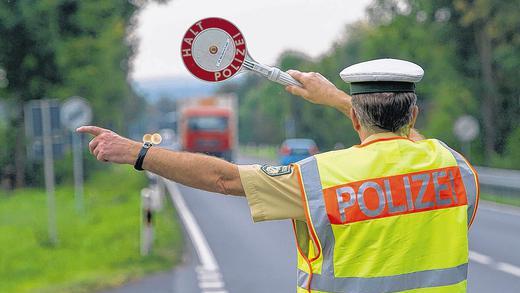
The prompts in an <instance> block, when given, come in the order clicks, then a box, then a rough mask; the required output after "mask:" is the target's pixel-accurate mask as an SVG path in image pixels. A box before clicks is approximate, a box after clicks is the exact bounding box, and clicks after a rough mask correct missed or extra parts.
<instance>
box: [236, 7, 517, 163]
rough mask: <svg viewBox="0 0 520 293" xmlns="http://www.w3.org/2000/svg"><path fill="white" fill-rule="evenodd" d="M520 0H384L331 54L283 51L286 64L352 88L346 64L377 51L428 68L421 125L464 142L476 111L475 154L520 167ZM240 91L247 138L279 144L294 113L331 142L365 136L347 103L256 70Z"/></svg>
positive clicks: (298, 128) (301, 127) (304, 127)
mask: <svg viewBox="0 0 520 293" xmlns="http://www.w3.org/2000/svg"><path fill="white" fill-rule="evenodd" d="M519 6H520V1H518V0H509V1H499V0H473V1H468V0H453V1H448V0H442V1H426V0H417V1H410V0H408V1H398V0H377V1H374V2H373V3H372V4H371V5H370V6H369V7H368V9H367V11H366V13H367V19H368V20H367V21H361V22H358V23H355V24H352V25H349V26H347V27H346V29H345V33H344V35H343V36H342V38H341V39H340V40H338V41H337V42H336V43H335V44H334V45H333V46H332V47H331V49H330V50H329V51H328V52H327V53H326V54H324V55H323V56H321V57H319V58H318V59H314V60H313V59H310V58H308V57H307V56H306V55H305V54H304V53H301V52H297V51H291V52H285V53H284V54H282V56H280V58H279V61H278V65H279V66H280V67H282V68H283V69H291V68H293V69H298V70H301V71H316V72H320V73H322V74H323V75H324V76H325V77H327V78H329V79H330V80H331V81H332V82H333V83H334V84H335V85H337V86H338V87H339V88H341V89H343V90H345V91H348V90H349V89H348V85H347V84H345V83H344V82H343V81H342V80H341V79H340V77H339V72H340V71H341V70H342V69H343V68H345V67H347V66H349V65H351V64H354V63H357V62H361V61H366V60H370V59H375V58H399V59H406V60H410V61H413V62H415V63H418V64H420V65H421V66H422V67H423V68H424V70H425V76H424V78H423V80H422V81H421V82H420V83H418V85H417V95H418V100H419V107H420V110H421V113H420V116H419V119H418V125H417V126H418V128H419V130H420V131H421V132H422V133H423V134H425V135H426V136H427V137H435V138H438V139H441V140H443V141H445V142H446V143H448V144H449V145H452V146H454V147H455V148H457V149H459V150H460V149H461V144H460V142H459V141H458V140H457V138H456V137H455V135H454V134H453V130H452V129H453V124H454V121H455V120H456V119H457V118H458V117H459V116H461V115H472V116H474V117H476V118H477V119H478V121H479V125H480V130H481V131H480V136H479V137H478V138H477V139H476V140H475V141H473V142H472V144H471V154H472V161H473V162H474V163H475V164H482V165H489V166H496V167H504V168H519V169H520V155H519V153H520V127H519V125H520V123H519V118H520V106H519V102H520V87H519V86H518V70H519V68H520V55H519V54H518V52H520V34H519V32H520V18H519V17H518V12H517V10H516V8H515V7H519ZM309 21H312V19H310V20H309ZM302 51H304V49H302ZM237 91H238V94H239V97H240V115H239V116H240V139H241V141H242V143H251V142H255V143H266V144H279V143H281V141H282V140H283V139H284V138H285V137H286V131H285V129H286V127H285V125H286V124H287V123H288V121H294V122H295V132H296V133H295V135H296V136H298V137H310V138H313V139H315V140H316V141H317V143H318V145H319V146H320V147H321V148H322V149H324V150H326V149H331V148H332V147H333V146H334V145H335V144H336V143H338V142H341V143H343V144H344V145H347V146H349V145H353V144H357V143H359V138H358V137H357V135H356V134H355V132H354V131H353V130H352V128H351V124H350V122H349V121H348V119H346V118H345V117H344V116H343V115H342V114H341V113H339V112H337V111H336V110H334V109H327V108H324V107H319V106H316V105H312V104H310V103H307V102H305V101H303V100H302V99H299V98H296V97H294V96H291V95H290V94H288V93H286V92H285V91H284V90H283V89H282V88H281V87H280V86H279V85H276V84H273V83H270V82H268V81H266V80H263V79H261V78H258V77H256V76H253V75H251V76H249V77H248V78H247V79H246V81H245V82H244V83H243V84H242V85H241V86H240V87H239V88H238V89H237Z"/></svg>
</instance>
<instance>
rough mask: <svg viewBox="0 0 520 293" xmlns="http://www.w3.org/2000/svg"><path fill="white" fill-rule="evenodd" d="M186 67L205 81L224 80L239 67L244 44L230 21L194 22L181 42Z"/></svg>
mask: <svg viewBox="0 0 520 293" xmlns="http://www.w3.org/2000/svg"><path fill="white" fill-rule="evenodd" d="M181 55H182V60H183V61H184V65H185V66H186V68H187V69H188V70H189V71H190V72H191V73H192V74H193V75H194V76H196V77H197V78H200V79H202V80H205V81H211V82H218V81H224V80H226V79H228V78H230V77H232V76H234V75H235V74H236V73H237V72H239V71H240V69H241V68H242V64H243V63H244V60H245V59H246V56H247V50H246V41H245V39H244V36H243V35H242V33H241V32H240V30H239V29H238V28H237V27H236V26H235V25H234V24H232V23H231V22H229V21H227V20H225V19H222V18H217V17H210V18H205V19H202V20H199V21H197V22H196V23H194V24H193V25H192V26H191V27H190V28H189V29H188V31H186V34H185V35H184V37H183V39H182V45H181Z"/></svg>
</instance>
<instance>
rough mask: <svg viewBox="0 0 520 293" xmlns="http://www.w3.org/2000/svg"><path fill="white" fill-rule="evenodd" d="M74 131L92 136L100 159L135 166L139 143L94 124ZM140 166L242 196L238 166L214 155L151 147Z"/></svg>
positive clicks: (185, 182) (186, 182)
mask: <svg viewBox="0 0 520 293" xmlns="http://www.w3.org/2000/svg"><path fill="white" fill-rule="evenodd" d="M77 131H78V132H82V133H89V134H91V135H93V136H94V139H92V141H91V142H90V143H89V150H90V152H91V153H92V154H93V155H94V156H95V157H96V158H97V159H98V160H99V161H102V162H112V163H117V164H129V165H134V164H135V161H136V159H137V155H138V154H139V151H140V149H141V147H142V143H140V142H137V141H133V140H130V139H128V138H125V137H122V136H120V135H118V134H117V133H115V132H113V131H110V130H108V129H104V128H100V127H96V126H83V127H80V128H78V129H77ZM143 168H144V169H145V170H148V171H150V172H153V173H155V174H157V175H160V176H162V177H165V178H168V179H171V180H173V181H175V182H178V183H181V184H183V185H187V186H191V187H194V188H198V189H203V190H207V191H211V192H218V193H222V194H232V195H241V196H243V195H244V188H243V187H242V183H241V181H240V175H239V172H238V166H237V165H235V164H232V163H229V162H226V161H224V160H221V159H218V158H215V157H210V156H206V155H201V154H192V153H185V152H175V151H170V150H167V149H163V148H160V147H157V146H154V147H151V148H150V149H149V150H148V153H147V154H146V157H145V159H144V163H143Z"/></svg>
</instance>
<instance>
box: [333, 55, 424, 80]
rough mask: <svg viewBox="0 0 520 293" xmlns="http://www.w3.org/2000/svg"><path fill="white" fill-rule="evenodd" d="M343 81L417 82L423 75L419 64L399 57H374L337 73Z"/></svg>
mask: <svg viewBox="0 0 520 293" xmlns="http://www.w3.org/2000/svg"><path fill="white" fill-rule="evenodd" d="M339 75H340V76H341V79H343V80H344V81H345V82H348V83H353V82H374V81H396V82H414V83H415V82H418V81H420V80H421V79H422V77H423V75H424V70H423V69H422V68H421V66H419V65H417V64H415V63H412V62H409V61H405V60H399V59H390V58H386V59H376V60H370V61H366V62H361V63H357V64H354V65H351V66H349V67H347V68H345V69H343V71H341V73H340V74H339Z"/></svg>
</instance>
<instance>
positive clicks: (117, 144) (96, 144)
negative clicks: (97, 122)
mask: <svg viewBox="0 0 520 293" xmlns="http://www.w3.org/2000/svg"><path fill="white" fill-rule="evenodd" d="M76 131H77V132H79V133H88V134H91V135H93V136H94V138H93V139H92V140H91V141H90V143H89V144H88V147H89V150H90V152H91V153H92V154H93V155H94V156H95V157H96V159H97V160H98V161H102V162H112V163H118V164H134V163H135V160H136V159H137V155H138V154H139V150H140V149H141V144H140V143H139V142H137V141H133V140H130V139H128V138H125V137H122V136H120V135H118V134H117V133H115V132H113V131H111V130H108V129H105V128H101V127H97V126H82V127H80V128H78V129H76Z"/></svg>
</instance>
